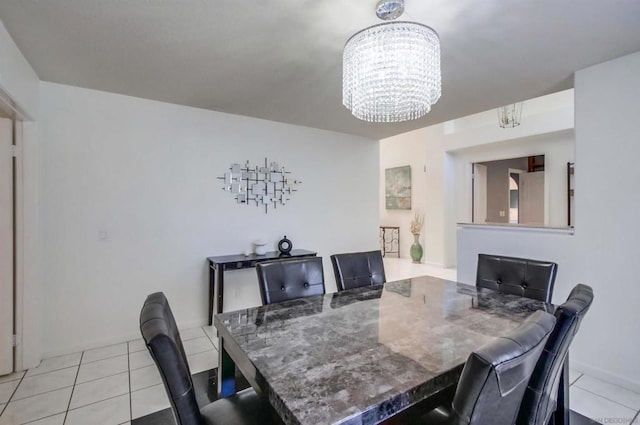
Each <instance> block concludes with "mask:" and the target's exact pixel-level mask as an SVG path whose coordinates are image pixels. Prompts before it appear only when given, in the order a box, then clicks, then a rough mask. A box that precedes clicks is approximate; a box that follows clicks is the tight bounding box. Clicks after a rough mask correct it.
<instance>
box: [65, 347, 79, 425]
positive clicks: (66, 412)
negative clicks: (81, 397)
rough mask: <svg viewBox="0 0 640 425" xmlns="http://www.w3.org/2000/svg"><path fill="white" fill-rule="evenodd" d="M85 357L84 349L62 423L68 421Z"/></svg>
mask: <svg viewBox="0 0 640 425" xmlns="http://www.w3.org/2000/svg"><path fill="white" fill-rule="evenodd" d="M83 357H84V351H83V352H82V354H80V363H78V371H77V372H76V378H75V379H74V380H73V388H71V395H70V396H69V403H67V410H66V411H65V412H64V419H63V420H62V423H63V424H64V423H66V422H67V417H68V416H69V408H70V407H71V400H72V399H73V393H74V391H75V389H76V382H77V381H78V375H80V367H81V366H82V358H83Z"/></svg>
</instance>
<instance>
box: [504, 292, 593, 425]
mask: <svg viewBox="0 0 640 425" xmlns="http://www.w3.org/2000/svg"><path fill="white" fill-rule="evenodd" d="M592 302H593V289H591V287H590V286H587V285H582V284H578V285H576V287H575V288H573V290H572V291H571V293H570V294H569V298H567V301H566V302H565V303H564V304H562V305H560V306H558V308H557V309H556V312H555V317H556V325H555V327H554V329H553V332H551V336H550V337H549V339H548V340H547V345H546V346H545V348H544V351H543V352H542V355H541V356H540V359H539V360H538V364H537V365H536V368H535V370H534V372H533V375H532V376H531V380H530V381H529V386H528V387H527V391H526V392H525V395H524V399H523V400H522V406H521V407H520V413H519V414H518V421H517V422H516V423H517V424H518V425H547V424H548V423H549V421H550V420H551V416H552V415H553V413H554V412H555V411H556V406H557V396H558V389H559V386H560V381H561V379H560V378H561V377H562V375H563V373H564V372H565V371H564V368H565V360H566V359H567V355H568V353H569V347H570V346H571V342H572V341H573V337H574V336H575V334H576V333H577V332H578V329H579V328H580V322H582V319H583V318H584V316H585V314H586V313H587V311H589V307H591V303H592ZM566 378H567V377H566V376H565V379H566ZM567 385H568V384H567Z"/></svg>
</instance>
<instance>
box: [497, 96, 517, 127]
mask: <svg viewBox="0 0 640 425" xmlns="http://www.w3.org/2000/svg"><path fill="white" fill-rule="evenodd" d="M520 118H522V102H519V103H512V104H511V105H506V106H502V107H500V108H498V124H500V127H502V128H513V127H517V126H519V125H520Z"/></svg>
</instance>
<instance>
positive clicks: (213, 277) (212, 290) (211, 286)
mask: <svg viewBox="0 0 640 425" xmlns="http://www.w3.org/2000/svg"><path fill="white" fill-rule="evenodd" d="M215 280H216V275H215V270H214V268H213V266H212V265H209V317H208V319H209V326H211V324H212V323H213V298H214V294H215V288H214V285H215Z"/></svg>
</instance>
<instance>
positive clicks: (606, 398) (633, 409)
mask: <svg viewBox="0 0 640 425" xmlns="http://www.w3.org/2000/svg"><path fill="white" fill-rule="evenodd" d="M576 388H579V389H581V390H582V391H586V392H588V393H589V394H593V395H595V396H597V397H600V398H603V399H605V400H607V401H610V402H611V403H615V404H617V405H618V406H622V407H624V408H625V409H628V410H632V411H634V412H635V411H636V409H635V408H634V407H629V406H627V405H626V404H622V403H619V402H617V401H615V400H611V399H610V398H609V397H605V396H603V395H602V394H598V393H594V392H593V391H590V390H588V389H586V388H582V387H581V386H576Z"/></svg>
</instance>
